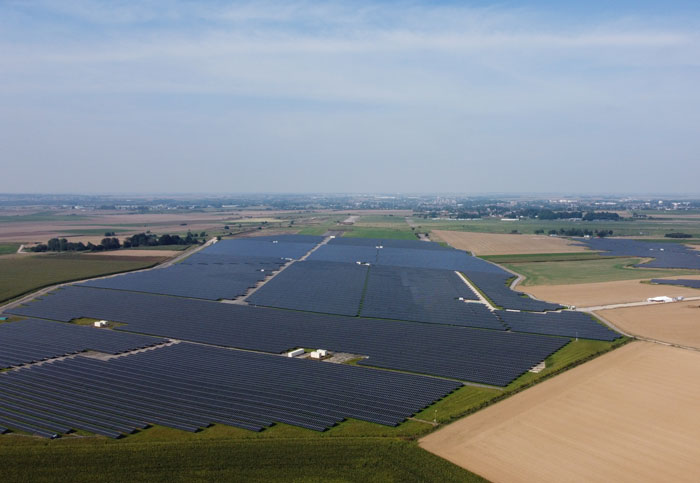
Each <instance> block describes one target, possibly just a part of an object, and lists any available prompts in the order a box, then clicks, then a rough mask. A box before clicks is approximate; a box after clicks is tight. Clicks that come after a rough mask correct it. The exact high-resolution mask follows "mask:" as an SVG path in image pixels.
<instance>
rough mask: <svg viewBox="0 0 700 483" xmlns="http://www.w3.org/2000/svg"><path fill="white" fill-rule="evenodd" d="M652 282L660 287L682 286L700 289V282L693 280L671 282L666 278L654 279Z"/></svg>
mask: <svg viewBox="0 0 700 483" xmlns="http://www.w3.org/2000/svg"><path fill="white" fill-rule="evenodd" d="M651 282H652V283H658V284H660V285H680V286H682V287H690V288H700V280H692V279H675V280H669V279H665V278H654V279H652V281H651Z"/></svg>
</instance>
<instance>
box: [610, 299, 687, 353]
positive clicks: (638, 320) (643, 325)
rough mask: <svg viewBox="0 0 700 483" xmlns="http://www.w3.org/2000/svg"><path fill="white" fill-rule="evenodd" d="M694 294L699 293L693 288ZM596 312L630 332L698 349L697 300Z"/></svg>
mask: <svg viewBox="0 0 700 483" xmlns="http://www.w3.org/2000/svg"><path fill="white" fill-rule="evenodd" d="M661 288H663V287H661ZM691 290H692V289H691ZM695 294H696V296H700V290H695ZM596 313H598V314H600V315H601V317H604V318H605V319H606V320H609V321H610V322H612V323H613V324H615V325H616V326H617V327H619V328H620V329H622V330H624V331H625V332H628V333H630V334H633V335H639V336H642V337H649V338H651V339H656V340H661V341H664V342H669V343H671V344H678V345H683V346H689V347H695V348H697V349H700V300H688V301H684V302H673V303H662V304H655V305H644V306H639V307H622V308H617V309H610V310H600V311H598V312H596Z"/></svg>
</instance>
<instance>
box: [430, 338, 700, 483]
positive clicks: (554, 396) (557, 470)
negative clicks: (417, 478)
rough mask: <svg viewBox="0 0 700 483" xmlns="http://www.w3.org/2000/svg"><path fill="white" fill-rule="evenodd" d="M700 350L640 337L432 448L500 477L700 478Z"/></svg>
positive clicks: (471, 420) (454, 429)
mask: <svg viewBox="0 0 700 483" xmlns="http://www.w3.org/2000/svg"><path fill="white" fill-rule="evenodd" d="M698 367H700V353H697V352H694V351H688V350H683V349H677V348H673V347H667V346H661V345H658V344H652V343H645V342H633V343H631V344H627V345H626V346H625V347H622V348H621V349H619V350H616V351H614V352H612V353H609V354H606V355H605V356H603V357H600V358H598V359H596V360H594V361H592V362H589V363H587V364H585V365H582V366H579V367H577V368H575V369H573V370H571V371H568V372H567V373H566V374H563V375H560V376H558V377H556V378H555V379H551V380H548V381H546V382H544V383H542V384H539V385H537V386H536V387H534V388H531V389H529V390H528V391H525V392H522V393H520V394H517V395H516V396H514V397H512V398H510V399H507V400H505V401H502V402H500V403H498V404H495V405H493V406H490V407H488V408H487V409H485V410H483V411H480V412H478V413H476V414H473V415H471V416H469V417H467V418H465V419H462V420H460V421H458V422H456V423H453V424H451V425H449V426H447V427H445V428H444V429H441V430H439V431H437V432H435V433H432V434H430V435H428V436H427V437H425V438H423V439H422V440H421V441H420V444H421V446H422V447H423V448H425V449H427V450H429V451H432V452H434V453H435V454H437V455H439V456H442V457H443V458H446V459H447V460H449V461H451V462H453V463H456V464H459V465H461V466H463V467H465V468H468V469H469V470H470V471H473V472H475V473H477V474H479V475H481V476H483V477H485V478H487V479H489V480H491V481H496V482H498V481H513V482H517V481H523V482H530V481H552V482H559V481H606V482H607V481H630V482H632V481H634V482H636V481H661V480H673V481H695V479H696V476H697V474H698V472H700V447H699V446H698V445H697V444H696V443H697V441H698V438H700V419H698V418H697V417H696V414H697V411H696V407H695V406H696V404H695V401H697V400H698V398H700V383H698V380H697V377H696V374H697V369H698Z"/></svg>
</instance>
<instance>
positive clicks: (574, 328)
mask: <svg viewBox="0 0 700 483" xmlns="http://www.w3.org/2000/svg"><path fill="white" fill-rule="evenodd" d="M496 313H497V314H498V316H499V317H500V318H501V320H503V322H504V323H505V324H506V325H507V326H508V327H509V328H510V329H511V330H514V331H517V332H530V333H535V334H550V335H560V336H565V337H580V338H582V339H595V340H605V341H613V340H615V339H617V338H619V337H620V334H618V333H617V332H615V331H613V330H611V329H609V328H608V327H607V326H605V325H603V324H601V323H599V322H596V321H595V320H594V319H593V318H592V317H591V316H590V315H588V314H586V313H583V312H575V311H571V310H564V311H561V312H546V313H534V312H510V311H498V312H496Z"/></svg>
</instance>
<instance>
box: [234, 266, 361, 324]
mask: <svg viewBox="0 0 700 483" xmlns="http://www.w3.org/2000/svg"><path fill="white" fill-rule="evenodd" d="M367 268H368V267H366V266H364V265H357V264H351V263H336V262H325V261H304V262H296V263H294V264H292V265H290V266H289V267H288V268H286V269H285V270H284V271H282V272H281V273H280V274H279V275H277V276H276V277H274V278H273V279H271V280H270V281H268V282H267V283H266V284H265V285H264V286H262V287H261V288H260V289H258V290H257V291H256V292H255V293H253V294H252V295H251V296H250V297H248V299H247V300H248V302H249V303H251V304H255V305H262V306H268V307H279V308H285V309H294V310H307V311H310V312H322V313H329V314H341V315H357V313H358V311H359V309H360V301H361V300H362V292H363V290H364V287H365V280H366V279H367Z"/></svg>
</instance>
